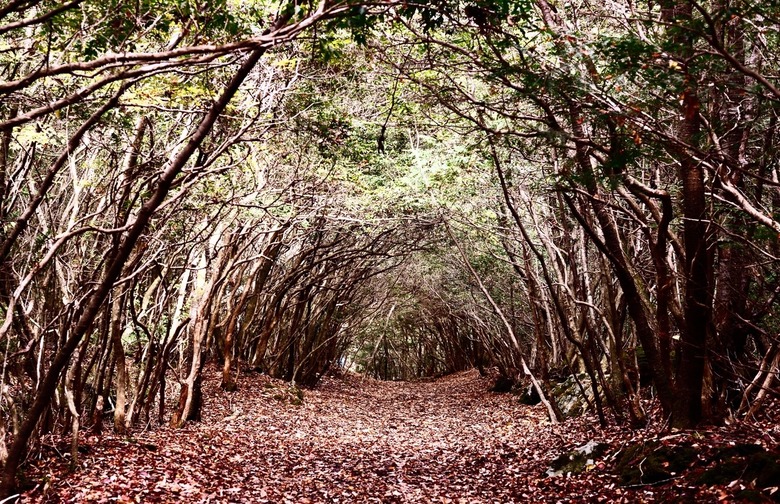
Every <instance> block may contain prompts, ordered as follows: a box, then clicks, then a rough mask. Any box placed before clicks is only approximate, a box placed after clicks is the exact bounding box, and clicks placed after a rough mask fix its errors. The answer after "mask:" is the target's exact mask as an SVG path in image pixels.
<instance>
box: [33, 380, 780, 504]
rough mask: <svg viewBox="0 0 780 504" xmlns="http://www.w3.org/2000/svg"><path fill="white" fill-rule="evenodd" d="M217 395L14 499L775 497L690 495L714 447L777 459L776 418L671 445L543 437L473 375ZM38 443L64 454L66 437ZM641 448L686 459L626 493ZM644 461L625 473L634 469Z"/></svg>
mask: <svg viewBox="0 0 780 504" xmlns="http://www.w3.org/2000/svg"><path fill="white" fill-rule="evenodd" d="M218 383H219V382H218V377H217V373H216V371H215V370H210V371H209V374H208V376H207V379H206V382H205V397H206V403H205V410H204V418H203V421H202V422H200V423H191V424H189V425H188V426H187V427H186V428H184V429H178V430H173V429H169V428H161V429H157V430H149V431H146V432H137V433H135V434H134V436H133V437H119V436H114V435H111V434H103V435H102V436H99V437H98V436H96V435H90V434H89V433H88V432H87V433H85V434H84V438H83V439H82V441H81V451H82V452H83V453H82V454H81V460H79V468H78V469H77V470H76V471H73V472H70V471H67V470H66V469H67V466H68V464H67V462H68V460H67V457H65V456H53V457H48V458H47V457H44V458H42V459H40V460H38V461H37V462H36V463H35V464H33V465H32V466H31V467H29V468H28V476H29V478H30V481H31V482H32V485H34V488H30V489H28V490H27V491H26V492H25V493H24V494H23V495H22V501H23V502H34V503H38V502H79V503H80V502H119V503H130V502H150V503H157V502H220V503H222V502H224V503H233V502H235V503H239V502H240V503H244V502H245V503H280V504H281V503H285V504H287V503H295V504H299V503H300V504H305V503H364V502H376V503H418V502H419V503H434V502H435V503H445V504H446V503H512V502H523V503H526V502H741V501H743V500H745V499H748V498H751V499H757V501H758V502H764V501H768V502H771V501H772V499H777V496H778V495H780V492H777V491H776V490H777V489H776V488H774V487H767V485H766V483H764V484H763V486H764V487H763V488H757V487H756V485H757V482H756V478H752V476H750V474H746V470H745V469H742V471H741V473H740V476H741V477H737V478H736V479H734V480H733V481H729V482H728V483H726V482H722V483H720V484H712V483H709V484H704V483H702V482H701V475H702V474H703V473H704V472H706V470H707V469H708V468H712V467H713V465H717V464H718V461H719V460H721V459H719V458H718V457H719V454H721V453H722V449H723V447H734V446H743V445H745V444H749V445H751V446H755V445H756V444H757V445H762V446H766V447H769V448H770V449H776V448H773V447H776V446H777V441H778V439H780V426H778V423H777V421H776V420H777V418H769V419H766V420H764V421H763V422H758V423H750V424H745V423H743V424H738V425H737V426H731V427H727V428H711V429H709V430H702V431H697V432H694V433H675V434H670V433H669V432H664V431H662V430H660V429H652V428H649V429H643V430H641V431H630V430H621V429H620V428H617V427H614V428H609V429H600V428H599V427H598V422H597V421H596V420H595V419H594V418H592V417H589V416H584V417H581V418H579V419H574V420H569V421H567V422H566V423H564V424H561V425H551V424H550V423H549V421H548V420H547V418H546V415H545V410H544V408H543V407H542V406H541V405H539V406H533V407H532V406H526V405H522V404H520V403H519V401H518V398H517V397H516V396H513V395H511V394H496V393H492V392H489V391H488V389H489V387H490V385H491V380H490V379H488V378H485V377H480V375H479V374H478V373H477V372H476V371H471V372H464V373H458V374H455V375H451V376H447V377H444V378H441V379H438V380H435V381H428V382H414V383H408V382H404V383H401V382H377V381H374V380H371V379H364V378H361V377H357V376H352V375H346V376H344V377H341V378H332V377H327V378H325V379H323V381H322V383H321V384H320V385H319V386H318V387H317V389H316V390H311V391H308V390H307V391H304V392H303V400H302V401H300V400H299V398H300V395H299V394H298V393H297V392H296V391H295V390H293V389H290V388H289V386H288V385H287V384H285V383H283V382H280V381H277V380H272V379H270V378H268V377H266V376H263V375H258V374H254V373H252V374H242V375H241V377H240V380H239V387H240V389H239V391H238V392H235V393H232V394H229V393H225V392H223V391H221V390H220V389H219V388H218ZM593 440H595V441H597V442H600V443H604V446H605V447H606V451H604V453H603V455H601V456H600V457H597V458H595V459H594V460H593V461H592V463H589V464H588V468H589V470H587V471H586V472H583V473H581V474H577V475H571V476H567V475H566V474H563V475H560V476H550V477H546V475H545V472H546V471H547V469H548V467H549V466H550V464H551V461H553V460H554V459H556V458H557V457H559V456H560V455H561V454H562V453H566V452H567V451H568V450H572V449H574V448H576V447H579V446H582V445H584V444H586V443H587V442H589V441H593ZM50 441H51V443H52V444H53V445H54V446H56V447H57V448H58V450H59V452H61V453H67V451H68V450H67V446H68V440H67V439H61V440H50ZM651 441H655V442H657V443H659V445H663V446H667V445H682V446H686V447H689V448H690V447H693V449H694V450H695V454H696V455H695V457H694V460H693V461H691V462H689V463H688V466H687V467H686V468H685V470H681V471H679V472H676V471H670V477H669V478H667V479H665V480H662V481H659V482H657V483H656V484H653V485H648V484H641V483H640V484H633V485H626V484H625V480H621V476H620V475H618V474H617V471H616V469H615V466H616V464H617V462H616V461H617V460H619V459H620V454H621V453H626V452H627V451H628V450H629V449H630V446H632V443H633V444H636V443H637V442H644V443H649V442H651ZM719 450H721V451H719ZM56 451H57V450H53V452H56ZM775 454H776V453H775ZM624 458H625V457H624ZM644 461H645V460H644V459H642V460H636V461H630V462H629V464H634V465H638V466H639V468H640V470H641V468H642V464H643V463H644ZM589 462H590V461H589ZM721 462H722V460H721ZM662 464H667V465H668V463H665V462H662ZM750 471H752V469H749V470H747V473H750ZM762 477H763V476H762ZM770 477H771V476H770ZM729 479H730V478H729ZM778 482H779V483H778V484H780V480H778ZM751 487H752V488H751Z"/></svg>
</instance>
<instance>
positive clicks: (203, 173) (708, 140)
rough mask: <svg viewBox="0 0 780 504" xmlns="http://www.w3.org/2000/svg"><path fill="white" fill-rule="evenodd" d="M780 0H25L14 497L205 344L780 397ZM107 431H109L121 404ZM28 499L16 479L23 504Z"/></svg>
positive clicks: (129, 419) (176, 404)
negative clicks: (44, 465)
mask: <svg viewBox="0 0 780 504" xmlns="http://www.w3.org/2000/svg"><path fill="white" fill-rule="evenodd" d="M779 26H780V5H778V4H777V2H774V1H770V2H760V3H759V2H745V1H741V0H712V1H702V2H697V1H686V0H664V1H661V2H650V1H645V0H639V1H637V2H632V1H625V0H607V1H592V0H586V1H581V2H556V3H552V2H548V1H547V0H530V1H513V0H502V1H499V2H492V1H490V2H488V1H482V0H463V1H461V0H455V1H448V0H435V1H434V0H421V1H420V2H418V3H414V2H406V1H404V2H396V1H393V0H388V1H380V2H367V3H357V2H356V3H349V2H341V1H337V0H335V1H334V0H327V1H324V2H322V3H313V2H312V3H309V2H260V1H247V2H233V1H228V0H155V1H152V0H138V1H134V2H126V1H125V2H120V1H117V0H104V1H102V2H96V1H92V0H72V1H69V2H55V1H49V0H9V1H6V2H3V3H2V5H0V46H2V51H0V72H1V73H0V75H1V78H0V96H1V98H0V218H2V227H1V228H0V353H2V376H1V377H0V380H1V381H0V460H2V464H3V477H2V489H3V490H8V489H10V488H11V487H13V486H14V484H15V478H16V476H17V471H18V469H19V467H20V466H21V465H22V464H23V463H24V461H25V458H26V457H27V456H28V454H30V453H32V452H34V451H35V450H36V446H37V444H38V443H39V442H40V439H41V437H42V436H44V435H45V434H46V433H49V432H73V433H74V434H77V433H78V432H79V430H80V429H82V430H83V429H85V428H90V429H95V430H99V429H101V428H111V427H109V424H113V429H115V430H116V431H118V432H126V431H129V430H132V429H134V428H136V427H138V426H141V425H149V424H154V425H159V424H171V425H173V426H180V425H182V424H184V423H185V422H187V421H189V420H197V419H198V417H199V414H200V410H201V407H202V396H201V391H200V383H201V374H202V371H203V369H204V366H205V365H206V363H207V362H215V363H217V364H218V365H219V367H220V369H221V370H222V386H223V388H225V389H226V390H228V391H231V390H235V388H236V381H235V377H236V374H237V373H239V372H242V370H249V369H251V370H256V371H261V372H264V373H268V374H270V375H272V376H274V377H279V378H283V379H285V380H290V381H292V382H294V383H296V384H299V385H300V386H305V387H312V386H315V385H316V384H317V382H318V380H319V379H320V377H321V376H323V374H325V373H327V372H329V371H332V370H335V369H348V370H352V371H357V372H361V373H366V374H368V375H370V376H373V377H377V378H381V379H402V380H408V379H415V378H420V377H427V376H434V375H439V374H444V373H450V372H454V371H458V370H463V369H470V368H473V367H477V368H479V369H485V368H488V367H497V368H498V369H499V371H500V372H501V373H502V374H503V375H505V376H507V377H510V378H513V379H518V378H526V379H528V380H529V381H530V382H531V383H532V384H533V387H534V388H535V389H536V391H537V392H538V393H539V395H540V396H541V397H542V398H545V402H546V405H547V407H548V409H549V412H550V415H551V418H553V419H555V420H561V419H562V418H561V414H560V411H559V410H558V408H557V407H556V404H555V401H554V399H553V400H550V399H549V397H548V395H549V390H550V387H551V384H552V383H554V381H555V380H556V379H558V378H560V377H561V376H567V375H571V374H575V376H582V377H583V379H582V380H581V384H580V385H581V386H582V387H587V388H592V390H593V391H594V394H593V399H592V403H593V404H592V405H591V406H592V407H593V408H594V411H596V412H597V413H598V417H599V419H600V421H601V422H602V423H605V424H606V423H608V422H621V423H629V424H632V425H636V426H641V425H643V424H644V422H645V420H646V412H645V411H644V410H643V404H642V402H640V400H639V398H640V394H641V393H642V389H647V388H650V387H652V389H653V393H654V394H655V397H656V398H657V400H658V402H659V404H660V407H661V409H662V411H663V413H664V415H665V416H666V417H667V418H668V419H669V424H670V425H671V426H673V427H680V428H687V427H693V426H696V425H698V424H700V423H702V422H721V421H724V420H727V419H730V420H733V419H741V418H749V417H750V416H751V415H753V414H754V413H755V412H756V411H757V410H758V409H759V408H760V407H761V405H762V403H764V401H765V400H766V398H767V397H768V396H771V395H773V394H774V395H776V394H777V376H776V375H777V371H778V365H779V364H780V347H778V344H779V343H780V338H779V337H778V327H779V323H778V321H779V320H780V319H779V318H778V315H777V314H776V312H777V310H778V295H780V275H779V274H778V273H779V272H780V267H779V266H780V264H778V262H779V261H780V259H779V258H780V245H779V243H778V241H779V240H780V175H779V174H778V172H779V171H780V167H779V166H778V161H779V157H778V150H777V143H776V142H777V141H778V140H779V139H780V136H779V134H778V124H777V123H778V114H780V82H778V72H780V67H778V60H777V58H776V54H777V53H778V50H780V40H779V39H778V37H779V35H780V34H779V33H778V27H779ZM104 423H105V424H107V425H106V426H103V424H104ZM4 493H5V492H3V491H0V495H2V494H4Z"/></svg>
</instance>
